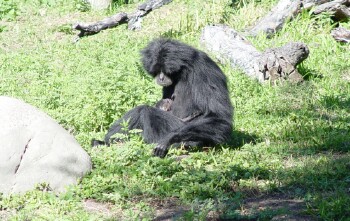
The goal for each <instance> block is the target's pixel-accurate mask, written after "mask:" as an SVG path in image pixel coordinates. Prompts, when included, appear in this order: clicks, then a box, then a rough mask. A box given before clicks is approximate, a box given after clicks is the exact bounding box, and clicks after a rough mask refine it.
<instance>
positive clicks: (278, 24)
mask: <svg viewBox="0 0 350 221" xmlns="http://www.w3.org/2000/svg"><path fill="white" fill-rule="evenodd" d="M301 6H302V4H301V0H281V1H279V2H278V4H277V5H276V6H275V7H273V8H272V10H271V11H270V13H269V14H268V15H266V16H265V17H263V18H262V19H261V20H259V21H258V22H257V23H256V25H255V26H254V27H253V28H252V29H250V31H249V34H250V35H252V36H256V35H258V34H259V33H261V32H263V33H266V34H267V36H272V35H273V34H275V33H276V32H277V31H278V30H280V29H281V28H282V27H283V25H284V23H285V22H286V21H288V20H289V19H291V18H293V17H294V16H295V15H297V14H298V13H299V12H300V10H301Z"/></svg>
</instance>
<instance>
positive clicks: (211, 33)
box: [201, 25, 309, 83]
mask: <svg viewBox="0 0 350 221" xmlns="http://www.w3.org/2000/svg"><path fill="white" fill-rule="evenodd" d="M201 43H202V44H203V45H204V46H205V47H206V48H207V49H208V50H209V51H211V52H214V53H215V54H216V55H218V58H219V60H220V61H221V62H225V61H228V62H229V63H230V64H231V66H233V67H236V68H237V67H238V68H240V69H242V70H243V71H244V73H245V74H246V75H248V76H249V77H251V78H253V79H257V80H258V81H259V82H261V83H262V82H264V81H267V80H268V81H271V82H272V83H274V82H275V81H277V80H288V81H291V82H301V81H303V77H302V76H301V74H300V73H299V72H298V70H297V68H296V66H297V65H298V64H299V63H301V62H302V61H303V60H305V59H306V58H307V56H308V55H309V49H308V47H307V46H306V45H305V44H304V43H299V42H292V43H288V44H286V45H284V46H282V47H280V48H272V49H267V50H266V51H264V52H259V51H258V50H257V49H256V48H255V47H254V46H253V45H252V44H251V43H250V42H249V41H248V40H246V39H245V38H244V37H242V36H241V35H240V34H239V33H238V32H236V31H235V30H233V29H231V28H229V27H228V26H224V25H218V26H206V27H205V28H204V29H203V32H202V35H201Z"/></svg>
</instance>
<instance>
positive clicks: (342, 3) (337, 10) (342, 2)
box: [313, 0, 350, 21]
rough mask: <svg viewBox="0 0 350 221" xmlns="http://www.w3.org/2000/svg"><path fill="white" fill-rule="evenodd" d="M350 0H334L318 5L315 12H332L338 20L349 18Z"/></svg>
mask: <svg viewBox="0 0 350 221" xmlns="http://www.w3.org/2000/svg"><path fill="white" fill-rule="evenodd" d="M349 5H350V1H348V0H334V1H331V2H327V3H324V4H321V5H319V6H316V7H315V9H314V10H313V14H315V15H317V14H321V13H323V12H332V13H333V15H334V19H335V20H337V21H341V20H347V19H348V18H349V17H350V8H349V7H348V6H349Z"/></svg>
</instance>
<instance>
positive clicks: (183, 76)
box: [93, 38, 233, 157]
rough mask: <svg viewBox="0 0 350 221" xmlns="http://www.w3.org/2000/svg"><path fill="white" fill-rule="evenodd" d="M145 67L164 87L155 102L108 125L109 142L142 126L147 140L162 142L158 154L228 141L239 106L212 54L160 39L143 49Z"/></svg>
mask: <svg viewBox="0 0 350 221" xmlns="http://www.w3.org/2000/svg"><path fill="white" fill-rule="evenodd" d="M141 55H142V63H143V67H144V68H145V70H146V71H147V72H148V74H150V75H151V76H152V77H154V78H155V79H156V82H157V84H159V85H160V86H162V87H163V97H162V99H161V100H160V101H159V102H158V103H157V104H156V105H155V106H154V107H152V106H148V105H141V106H137V107H135V108H133V109H132V110H130V111H128V112H127V113H126V114H125V115H124V116H123V117H122V118H121V119H119V120H117V121H116V122H115V123H113V125H112V126H111V127H110V129H109V130H108V133H107V134H106V136H105V139H104V142H102V141H97V140H93V145H99V144H102V143H106V144H107V145H109V144H110V142H111V136H112V135H114V134H115V133H123V130H122V122H124V121H127V122H128V129H129V130H132V129H141V130H142V132H141V133H142V137H143V139H144V141H145V142H147V143H156V147H155V149H154V150H153V154H154V155H155V156H159V157H164V156H165V155H166V154H167V153H168V150H169V148H170V147H178V146H180V145H181V144H183V145H185V146H205V145H215V144H219V143H223V142H226V141H228V140H229V139H230V137H231V133H232V115H233V107H232V105H231V101H230V97H229V93H228V89H227V81H226V77H225V75H224V74H223V72H222V71H221V69H220V68H219V67H218V65H217V64H216V63H215V62H214V61H213V60H212V59H210V58H209V57H208V55H207V54H206V53H204V52H202V51H200V50H197V49H195V48H193V47H191V46H189V45H186V44H184V43H181V42H178V41H175V40H171V39H164V38H160V39H156V40H153V41H152V42H150V43H149V44H148V46H147V47H146V48H145V49H143V50H142V51H141Z"/></svg>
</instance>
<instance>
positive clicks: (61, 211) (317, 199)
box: [0, 0, 350, 220]
mask: <svg viewBox="0 0 350 221" xmlns="http://www.w3.org/2000/svg"><path fill="white" fill-rule="evenodd" d="M137 2H140V1H130V2H129V4H123V3H124V2H123V1H114V3H115V4H114V5H113V7H111V8H110V9H109V10H108V11H106V12H94V11H89V10H86V7H85V6H84V4H82V3H81V2H80V1H78V0H76V1H67V0H59V1H50V0H46V1H44V0H27V1H20V0H11V1H10V0H8V1H6V0H3V1H1V0H0V19H1V23H0V42H1V43H0V94H1V95H7V96H12V97H16V98H20V99H22V100H24V101H26V102H28V103H29V104H32V105H34V106H36V107H38V108H40V109H42V110H43V111H45V112H47V113H48V114H49V115H50V116H51V117H53V118H54V119H55V120H57V121H58V122H59V123H60V124H61V125H62V126H64V127H65V128H66V129H67V130H69V131H70V132H71V133H72V134H73V135H74V136H75V137H76V138H77V140H78V141H79V143H80V144H81V145H82V147H83V148H84V149H85V150H86V151H87V152H88V153H89V154H90V155H91V157H92V161H93V164H94V168H93V170H92V172H91V173H90V174H88V175H87V176H86V177H85V178H84V179H83V180H82V181H81V182H80V183H79V185H77V186H72V187H70V188H69V189H68V190H67V192H66V193H63V194H55V193H52V192H47V191H43V188H40V187H38V188H37V189H36V190H33V191H31V192H28V193H26V194H25V195H19V196H18V195H13V196H0V218H1V217H2V216H3V214H5V215H4V216H5V217H7V219H10V220H53V219H56V220H101V219H113V218H116V219H123V220H139V219H140V218H141V217H142V218H143V219H145V220H150V219H152V218H153V217H154V214H155V208H154V205H155V201H157V202H158V201H159V200H160V201H162V200H170V201H171V200H173V201H174V202H176V204H177V205H178V206H181V205H182V206H185V207H186V208H188V210H187V211H185V212H183V213H182V214H181V217H182V219H183V220H193V219H195V220H205V217H206V216H210V214H213V213H214V214H216V215H217V216H220V217H222V218H231V219H233V218H234V219H236V220H242V219H248V220H249V219H250V220H257V219H258V220H269V219H271V218H272V217H274V216H276V215H279V214H284V213H286V212H291V213H293V212H294V211H288V209H287V211H286V209H282V210H278V209H274V208H268V209H265V210H256V211H254V212H253V213H250V214H246V213H245V209H246V207H247V205H246V204H244V200H246V199H254V198H258V197H269V196H271V195H274V194H279V195H282V196H283V197H285V198H288V199H298V200H303V201H304V205H305V206H304V207H303V208H302V209H301V211H302V214H303V215H307V216H309V217H312V218H316V219H317V218H318V219H321V220H349V217H350V194H349V188H350V163H349V162H350V154H349V149H350V123H349V122H350V59H349V58H350V56H349V50H350V46H349V45H346V44H339V43H337V42H335V41H334V40H333V39H332V37H331V35H330V31H331V30H332V28H334V27H335V26H336V25H337V23H334V22H333V21H332V20H331V19H330V15H327V14H326V15H325V14H323V15H319V16H313V15H310V14H309V12H307V11H304V12H302V13H301V14H299V15H298V16H297V17H296V18H295V19H294V20H293V21H291V22H290V23H288V24H286V25H285V26H284V27H283V29H282V30H281V31H279V32H278V33H277V34H276V35H275V36H274V37H272V38H270V39H267V38H266V37H265V36H263V35H260V36H258V37H256V38H249V40H250V41H251V42H252V44H253V45H254V46H256V47H257V48H258V49H259V50H264V49H267V48H270V47H278V46H281V45H283V44H285V43H287V42H290V41H301V42H304V43H306V44H307V45H308V47H309V49H310V55H309V57H308V58H307V59H306V60H305V61H304V62H303V63H302V64H301V65H300V66H299V71H300V72H301V73H302V74H303V75H304V76H305V79H306V81H305V82H304V83H302V84H300V85H292V84H282V85H278V86H270V85H269V84H268V83H266V84H263V85H261V84H259V83H257V82H256V81H253V80H251V79H249V78H247V77H246V76H245V75H244V74H243V73H242V72H241V71H240V70H234V69H232V68H231V67H230V66H229V65H221V68H222V69H223V71H224V72H225V74H226V75H227V77H228V84H229V87H230V94H231V99H232V103H233V104H234V106H235V116H234V119H233V120H234V125H235V132H234V137H233V139H232V142H230V143H229V144H227V145H221V146H216V147H214V148H211V149H209V150H201V149H192V150H190V151H186V150H183V149H179V150H172V151H171V152H170V153H169V155H168V156H167V157H166V158H165V159H159V158H155V157H152V156H151V152H152V148H153V147H154V145H148V144H144V143H143V142H142V140H141V138H140V137H138V136H137V135H135V134H132V135H131V136H130V138H129V139H128V141H127V142H126V143H124V144H120V145H115V146H112V147H101V148H91V147H90V146H89V143H90V140H91V139H92V138H95V137H97V138H102V137H103V135H104V134H105V132H106V130H107V129H108V127H109V125H110V124H111V123H112V122H113V121H114V120H116V119H117V118H119V117H120V116H122V115H123V114H124V113H125V112H126V111H127V110H129V109H131V108H133V107H135V106H136V105H140V104H150V105H151V104H154V103H155V102H156V101H157V99H159V97H160V96H161V88H160V87H159V86H157V85H155V83H154V81H153V79H151V78H150V77H149V76H147V75H146V73H145V71H144V70H143V68H142V65H141V63H140V54H139V51H140V50H141V49H142V48H143V47H144V46H145V45H146V44H147V43H148V42H149V41H150V40H151V39H153V38H155V37H159V36H164V37H171V38H175V39H178V40H181V41H183V42H186V43H188V44H190V45H193V46H194V47H197V48H200V49H202V50H205V49H204V48H202V46H201V45H200V42H199V37H200V34H201V30H202V28H203V27H204V26H205V25H207V24H213V23H226V24H228V25H230V26H231V27H233V28H234V29H236V30H238V31H244V29H245V28H247V27H248V26H250V25H252V24H253V23H254V22H255V21H256V20H257V19H258V18H259V17H261V16H264V15H265V14H266V13H267V12H268V10H269V8H270V7H272V6H273V4H274V3H275V2H276V1H271V0H266V1H265V0H264V1H243V0H240V1H229V0H215V1H209V0H208V1H201V0H192V1H189V0H174V1H173V2H172V3H170V4H169V5H166V6H164V7H162V8H160V9H158V10H155V11H153V12H152V13H150V14H149V15H147V16H146V17H145V18H144V21H143V28H142V30H140V31H136V32H133V31H129V30H127V28H126V26H125V25H121V26H119V27H117V28H114V29H110V30H106V31H103V32H101V33H99V34H97V35H94V36H89V37H86V38H82V39H81V40H80V41H79V42H78V43H76V44H73V43H72V42H73V39H74V36H75V34H76V33H75V32H74V31H72V30H71V29H70V27H71V24H73V23H75V22H77V21H86V22H89V21H97V20H100V19H103V18H104V17H106V16H109V15H111V14H114V13H116V12H118V11H127V12H129V11H133V10H134V8H135V7H136V6H137ZM340 25H341V26H344V27H347V28H350V24H349V23H345V22H343V23H341V24H340ZM212 57H213V58H215V55H212ZM184 153H185V154H189V157H187V158H185V159H183V160H181V161H177V160H176V156H179V155H182V154H184ZM86 199H94V200H96V201H98V202H102V203H107V202H108V205H110V210H111V214H106V213H103V212H98V211H95V212H91V211H88V210H86V209H84V204H83V201H84V200H86ZM208 214H209V215H208Z"/></svg>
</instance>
